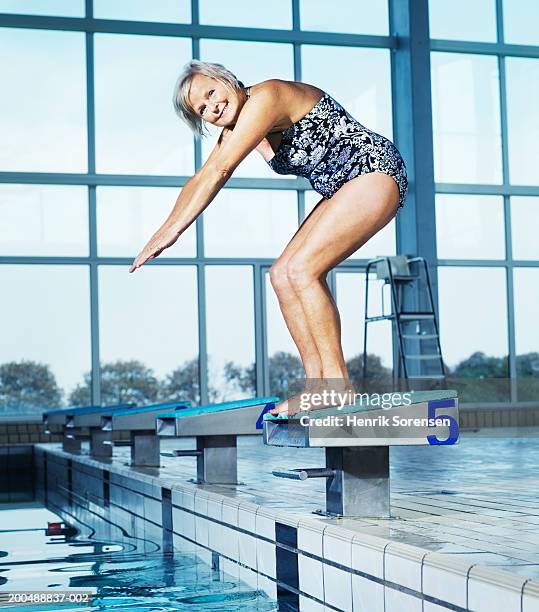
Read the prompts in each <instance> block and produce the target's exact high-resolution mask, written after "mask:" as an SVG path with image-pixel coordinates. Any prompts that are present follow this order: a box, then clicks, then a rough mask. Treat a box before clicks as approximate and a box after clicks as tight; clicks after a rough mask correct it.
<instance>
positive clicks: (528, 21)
mask: <svg viewBox="0 0 539 612" xmlns="http://www.w3.org/2000/svg"><path fill="white" fill-rule="evenodd" d="M538 23H539V3H537V1H536V0H503V37H504V41H505V42H506V43H513V44H518V45H539V32H538V31H537V24H538Z"/></svg>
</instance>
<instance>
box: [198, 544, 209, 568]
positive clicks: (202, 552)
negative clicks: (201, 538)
mask: <svg viewBox="0 0 539 612" xmlns="http://www.w3.org/2000/svg"><path fill="white" fill-rule="evenodd" d="M195 554H196V556H197V557H198V558H199V559H200V560H201V561H202V563H205V564H206V565H209V566H210V567H211V563H212V556H213V555H212V552H211V550H208V549H207V548H204V547H203V546H195Z"/></svg>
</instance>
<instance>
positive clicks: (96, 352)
mask: <svg viewBox="0 0 539 612" xmlns="http://www.w3.org/2000/svg"><path fill="white" fill-rule="evenodd" d="M85 4H86V7H85V8H86V16H87V17H89V18H91V17H92V15H93V12H92V11H93V6H92V0H86V3H85ZM85 44H86V128H87V152H88V153H87V154H88V174H92V175H95V172H96V163H95V162H96V152H95V71H94V35H93V33H91V32H86V34H85ZM88 231H89V236H88V239H89V240H88V243H89V271H90V278H89V282H90V347H91V348H90V351H91V380H92V386H91V403H92V404H94V405H99V404H101V356H100V345H99V270H98V263H97V258H98V250H97V203H96V186H95V185H89V186H88Z"/></svg>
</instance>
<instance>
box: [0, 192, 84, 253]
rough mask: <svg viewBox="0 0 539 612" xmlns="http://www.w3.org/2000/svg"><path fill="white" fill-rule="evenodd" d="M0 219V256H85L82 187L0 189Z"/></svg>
mask: <svg viewBox="0 0 539 612" xmlns="http://www.w3.org/2000/svg"><path fill="white" fill-rule="evenodd" d="M0 219H2V223H1V224H0V255H5V256H17V255H19V256H32V255H34V256H45V255H50V256H59V257H62V256H77V255H79V256H83V257H84V256H87V255H88V189H87V188H86V187H79V186H63V185H62V186H57V185H10V184H3V185H0Z"/></svg>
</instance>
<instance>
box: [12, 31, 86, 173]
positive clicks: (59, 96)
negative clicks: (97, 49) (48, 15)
mask: <svg viewBox="0 0 539 612" xmlns="http://www.w3.org/2000/svg"><path fill="white" fill-rule="evenodd" d="M0 57H1V58H2V61H1V62H0V82H1V83H2V89H3V92H4V93H3V95H2V97H1V101H0V134H2V146H1V147H0V171H3V172H6V171H20V172H86V171H87V167H88V166H87V139H86V71H85V48H84V33H82V32H52V31H47V30H23V29H20V28H13V29H11V28H0Z"/></svg>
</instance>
